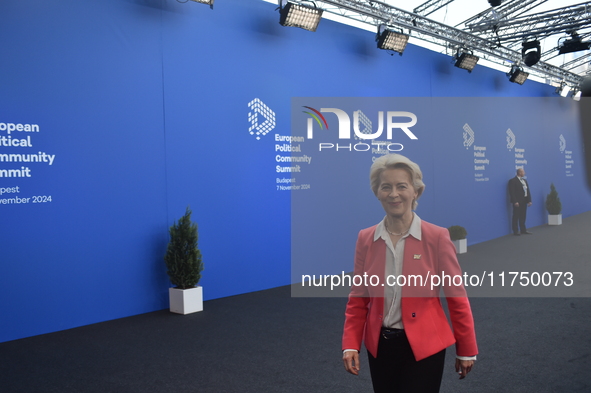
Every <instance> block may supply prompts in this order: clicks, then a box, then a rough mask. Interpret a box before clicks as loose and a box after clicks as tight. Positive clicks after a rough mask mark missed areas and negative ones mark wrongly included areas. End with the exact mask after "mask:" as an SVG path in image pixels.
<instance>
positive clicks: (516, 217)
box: [508, 168, 531, 236]
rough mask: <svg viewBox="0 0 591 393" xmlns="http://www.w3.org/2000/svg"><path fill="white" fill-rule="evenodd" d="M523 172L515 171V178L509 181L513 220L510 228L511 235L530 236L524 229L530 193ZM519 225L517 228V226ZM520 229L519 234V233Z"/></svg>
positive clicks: (520, 169)
mask: <svg viewBox="0 0 591 393" xmlns="http://www.w3.org/2000/svg"><path fill="white" fill-rule="evenodd" d="M524 176H525V171H524V170H523V168H519V169H517V176H515V177H514V178H512V179H511V180H509V184H508V188H509V197H510V198H511V204H512V205H513V219H512V222H511V226H512V228H513V235H515V236H519V235H520V234H524V235H531V232H528V231H527V229H526V227H525V216H526V214H527V207H528V206H531V193H530V192H529V184H528V183H527V180H525V178H524ZM517 224H519V227H518V225H517ZM519 229H521V233H520V231H519Z"/></svg>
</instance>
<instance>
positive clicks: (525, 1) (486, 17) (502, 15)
mask: <svg viewBox="0 0 591 393" xmlns="http://www.w3.org/2000/svg"><path fill="white" fill-rule="evenodd" d="M546 1H548V0H510V1H507V2H505V3H504V4H501V5H500V6H498V7H494V8H493V7H490V8H489V9H487V10H485V11H482V12H481V13H479V14H476V15H474V16H473V17H471V18H469V19H467V20H465V21H463V22H462V23H460V24H458V25H456V27H460V26H462V27H466V26H469V25H470V26H489V25H490V26H492V25H494V24H495V23H497V21H499V20H501V19H507V18H509V17H518V16H519V15H522V14H523V13H525V12H527V11H529V10H531V9H533V8H535V7H537V6H539V5H540V4H542V3H545V2H546Z"/></svg>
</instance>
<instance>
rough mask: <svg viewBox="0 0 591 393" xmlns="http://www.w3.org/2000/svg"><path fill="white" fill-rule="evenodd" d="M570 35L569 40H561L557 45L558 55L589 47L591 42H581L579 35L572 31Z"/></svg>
mask: <svg viewBox="0 0 591 393" xmlns="http://www.w3.org/2000/svg"><path fill="white" fill-rule="evenodd" d="M571 37H572V38H571V39H570V40H564V41H562V45H559V46H558V54H559V55H562V54H565V53H572V52H578V51H582V50H587V49H589V48H590V47H591V42H582V41H581V37H579V35H578V34H577V33H572V34H571ZM559 41H560V40H559Z"/></svg>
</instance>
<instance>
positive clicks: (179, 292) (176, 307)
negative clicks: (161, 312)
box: [168, 286, 203, 314]
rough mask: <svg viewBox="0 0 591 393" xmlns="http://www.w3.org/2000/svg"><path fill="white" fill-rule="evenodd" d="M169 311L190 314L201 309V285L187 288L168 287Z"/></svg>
mask: <svg viewBox="0 0 591 393" xmlns="http://www.w3.org/2000/svg"><path fill="white" fill-rule="evenodd" d="M168 299H169V301H170V312H174V313H177V314H191V313H194V312H198V311H203V287H202V286H197V287H195V288H189V289H178V288H169V289H168Z"/></svg>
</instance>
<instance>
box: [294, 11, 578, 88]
mask: <svg viewBox="0 0 591 393" xmlns="http://www.w3.org/2000/svg"><path fill="white" fill-rule="evenodd" d="M292 1H299V2H302V1H305V0H292ZM307 2H310V1H309V0H308V1H307ZM314 3H315V4H316V5H317V6H318V8H322V9H323V10H324V11H325V12H329V13H332V14H335V15H339V16H341V17H346V18H348V19H351V20H354V21H357V22H361V23H364V24H369V25H373V26H374V27H375V29H376V32H377V27H378V26H379V25H381V24H386V25H388V26H391V27H398V28H400V29H403V30H404V29H407V30H409V31H411V32H412V34H411V37H413V38H416V39H419V40H422V41H426V42H429V43H431V44H435V45H436V46H438V47H439V48H441V49H442V50H443V51H445V52H446V53H448V54H450V52H451V53H452V54H455V52H456V51H457V50H458V49H467V50H470V51H472V52H473V54H474V55H476V56H478V57H480V58H482V59H486V60H488V61H491V62H493V63H496V64H498V65H501V66H503V67H506V68H507V71H508V70H509V68H510V67H511V65H513V64H517V65H520V66H522V67H524V65H522V64H521V52H520V51H519V52H518V51H515V50H512V49H509V48H507V47H503V46H500V45H499V44H498V43H497V42H493V41H491V40H490V39H487V38H482V37H479V36H476V35H474V34H472V33H470V32H467V31H464V30H460V29H457V28H454V27H451V26H448V25H445V24H443V23H440V22H436V21H434V20H431V19H428V18H425V17H423V16H420V15H417V14H414V13H411V12H408V11H405V10H402V9H399V8H396V7H394V6H392V5H390V4H387V3H383V2H381V1H374V0H318V1H314ZM527 72H529V73H530V74H531V75H535V76H537V77H540V78H542V79H544V80H545V81H546V83H548V84H556V83H560V82H561V81H564V82H566V83H568V84H569V85H572V86H578V85H579V84H581V83H582V81H583V77H582V76H580V75H577V74H575V73H572V72H570V71H566V70H563V69H561V68H559V67H556V66H553V65H551V64H547V63H545V62H543V61H540V62H538V63H537V64H535V65H534V66H532V67H528V68H527Z"/></svg>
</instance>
